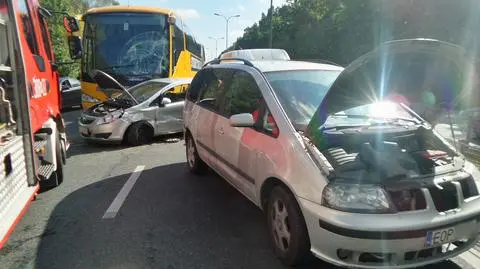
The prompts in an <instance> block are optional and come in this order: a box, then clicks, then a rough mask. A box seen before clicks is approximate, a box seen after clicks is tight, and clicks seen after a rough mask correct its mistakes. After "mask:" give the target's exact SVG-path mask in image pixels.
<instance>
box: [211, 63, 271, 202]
mask: <svg viewBox="0 0 480 269" xmlns="http://www.w3.org/2000/svg"><path fill="white" fill-rule="evenodd" d="M262 99H263V98H262V94H261V91H260V89H259V87H258V85H257V82H256V80H255V79H254V77H253V76H252V75H251V74H250V73H248V72H246V71H242V70H237V71H235V73H234V74H233V77H232V82H231V84H230V86H229V87H228V90H227V92H226V94H225V98H224V101H223V104H222V110H221V116H219V118H218V120H217V121H216V123H215V128H214V129H215V132H214V147H215V152H216V154H217V155H218V167H219V170H220V173H222V174H223V175H224V176H225V177H227V178H228V179H229V180H230V182H231V183H232V184H233V185H235V186H236V187H237V188H238V189H239V190H240V191H242V192H243V193H244V194H245V195H246V196H247V197H249V198H251V199H253V198H254V195H255V177H256V174H257V165H256V159H257V155H256V149H255V146H254V145H255V143H254V140H255V139H254V137H255V136H256V133H257V131H256V129H255V128H256V127H249V128H238V127H232V126H231V125H230V120H229V118H230V117H231V116H232V115H235V114H240V113H251V114H252V115H253V116H254V119H255V118H257V121H258V122H260V120H258V114H259V111H260V109H261V104H262V103H263V102H262ZM258 124H259V123H258Z"/></svg>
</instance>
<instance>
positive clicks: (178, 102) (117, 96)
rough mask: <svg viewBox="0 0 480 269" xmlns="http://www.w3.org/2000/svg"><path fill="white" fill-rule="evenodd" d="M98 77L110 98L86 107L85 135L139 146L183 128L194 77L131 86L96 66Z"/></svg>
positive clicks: (81, 127)
mask: <svg viewBox="0 0 480 269" xmlns="http://www.w3.org/2000/svg"><path fill="white" fill-rule="evenodd" d="M94 79H95V81H96V82H97V83H98V84H99V85H100V87H101V88H103V89H104V92H105V93H106V94H107V96H109V99H108V100H107V101H105V102H102V103H100V104H97V105H94V106H92V107H90V108H88V109H87V110H85V111H83V113H82V115H81V117H80V119H79V122H78V126H79V132H80V135H81V136H82V137H83V138H84V139H87V140H89V141H97V142H116V143H121V142H122V141H125V142H128V143H129V144H130V145H134V146H136V145H141V144H146V143H148V142H150V141H151V140H152V138H153V137H154V136H158V135H164V134H172V133H180V132H182V131H183V106H184V100H185V92H186V89H187V87H188V86H189V85H190V82H191V79H168V78H167V79H152V80H148V81H146V82H142V83H140V84H138V85H136V86H134V87H131V88H128V89H125V88H124V87H123V86H122V85H121V84H120V83H118V82H117V81H116V80H115V79H113V78H112V77H111V76H109V75H108V74H106V73H104V72H102V71H98V70H96V71H95V73H94Z"/></svg>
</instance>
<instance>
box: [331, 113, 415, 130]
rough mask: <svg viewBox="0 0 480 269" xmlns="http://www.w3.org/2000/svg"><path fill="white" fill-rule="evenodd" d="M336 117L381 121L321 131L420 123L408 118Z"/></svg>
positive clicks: (333, 127)
mask: <svg viewBox="0 0 480 269" xmlns="http://www.w3.org/2000/svg"><path fill="white" fill-rule="evenodd" d="M334 116H336V117H346V118H353V119H366V120H381V122H365V123H360V124H339V125H333V126H329V127H323V128H322V130H323V131H325V130H334V129H335V130H341V129H350V128H361V127H372V126H386V125H395V126H410V125H409V124H405V122H409V123H414V125H420V124H422V122H420V121H418V120H416V119H408V118H382V117H371V116H367V115H334Z"/></svg>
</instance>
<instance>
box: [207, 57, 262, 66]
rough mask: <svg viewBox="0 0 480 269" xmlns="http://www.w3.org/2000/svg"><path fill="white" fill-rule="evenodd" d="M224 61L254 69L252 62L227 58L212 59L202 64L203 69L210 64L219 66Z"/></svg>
mask: <svg viewBox="0 0 480 269" xmlns="http://www.w3.org/2000/svg"><path fill="white" fill-rule="evenodd" d="M226 61H239V62H243V64H244V65H248V66H250V67H254V65H253V64H252V62H250V61H249V60H246V59H242V58H228V59H218V58H216V59H213V60H211V61H210V62H208V63H206V64H204V65H203V67H205V66H207V65H211V64H220V63H221V62H226Z"/></svg>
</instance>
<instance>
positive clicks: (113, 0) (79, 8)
mask: <svg viewBox="0 0 480 269" xmlns="http://www.w3.org/2000/svg"><path fill="white" fill-rule="evenodd" d="M40 4H41V5H42V6H43V7H44V8H46V9H48V10H51V11H56V12H67V13H68V14H70V15H81V14H83V13H85V12H86V11H87V10H88V9H89V8H92V7H101V6H108V5H118V4H119V3H118V1H117V0H97V1H95V0H79V1H72V0H40ZM48 28H49V30H50V37H51V39H52V45H53V51H54V54H55V62H56V63H59V69H58V70H59V73H60V76H70V77H78V76H79V73H80V63H79V62H78V61H77V62H75V63H69V64H64V63H68V62H71V60H70V54H69V51H68V44H67V33H66V32H65V29H64V28H63V15H62V14H57V13H53V14H52V17H51V18H50V19H49V21H48Z"/></svg>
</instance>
